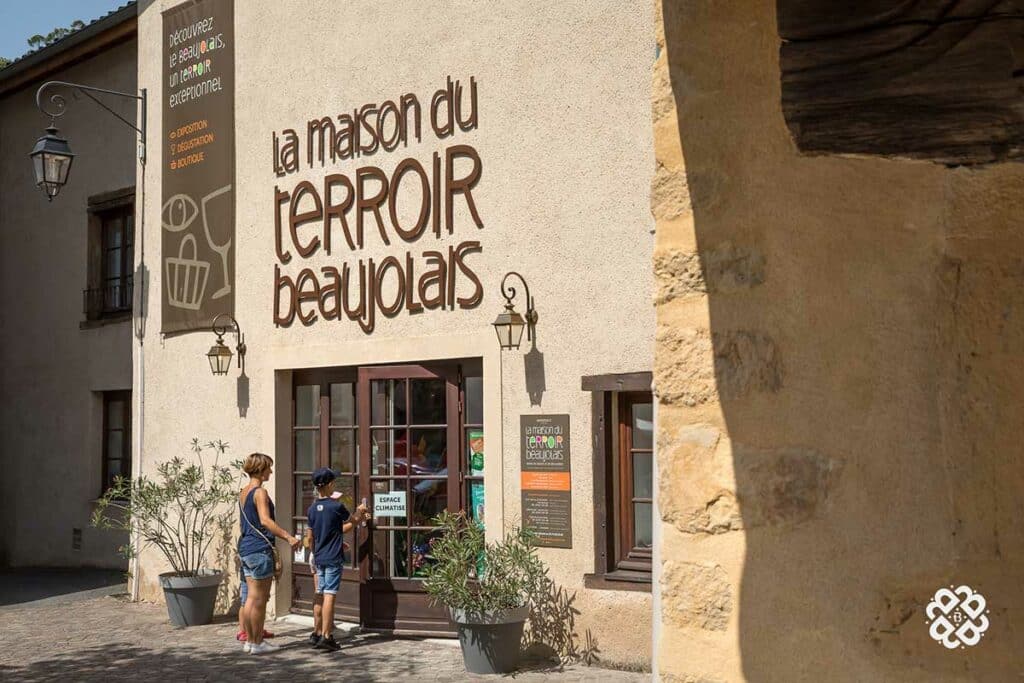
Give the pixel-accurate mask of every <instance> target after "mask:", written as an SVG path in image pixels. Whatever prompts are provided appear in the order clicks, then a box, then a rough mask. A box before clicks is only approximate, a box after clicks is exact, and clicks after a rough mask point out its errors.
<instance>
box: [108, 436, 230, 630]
mask: <svg viewBox="0 0 1024 683" xmlns="http://www.w3.org/2000/svg"><path fill="white" fill-rule="evenodd" d="M226 449H227V444H225V443H223V442H220V441H216V442H210V443H207V444H205V445H200V443H199V440H198V439H193V440H192V452H193V453H194V454H195V462H191V463H186V462H185V461H184V460H183V459H181V458H177V457H176V458H173V459H171V460H169V461H167V462H164V463H161V464H160V465H158V466H157V468H156V475H155V476H153V477H150V476H146V475H141V476H138V477H135V478H134V479H125V478H123V477H117V479H116V480H115V481H114V485H113V486H111V487H110V488H109V489H108V490H107V491H106V492H105V493H104V494H103V496H102V497H101V498H100V499H99V501H97V503H96V509H95V511H94V512H93V518H92V524H93V526H96V527H100V528H105V529H118V530H121V531H126V532H128V534H129V538H135V539H137V543H138V544H139V547H138V548H134V547H133V546H132V543H131V542H129V543H128V544H126V545H124V546H123V547H122V548H121V552H122V554H123V555H124V556H125V557H127V558H128V559H129V560H130V559H131V558H132V557H134V555H135V553H136V552H138V551H141V550H142V549H143V548H146V547H156V548H158V549H159V550H160V552H161V553H162V554H163V556H164V557H165V558H166V559H167V561H168V562H169V563H170V565H171V569H172V571H170V572H166V573H164V574H160V585H161V587H162V588H163V590H164V598H165V600H166V602H167V614H168V616H170V618H171V623H173V624H174V625H175V626H195V625H199V624H208V623H210V622H211V621H212V620H213V608H214V603H215V601H216V599H217V589H218V587H219V585H220V583H221V580H222V579H223V577H224V572H223V571H222V570H220V569H211V568H209V567H207V566H206V554H207V551H208V550H209V549H210V546H211V544H212V543H213V542H214V540H215V539H218V538H221V539H223V538H224V537H225V532H229V530H230V527H231V525H232V523H233V521H234V509H233V508H232V507H231V505H230V504H231V503H233V502H234V500H235V495H236V492H237V491H236V489H237V488H238V487H237V486H236V485H235V477H234V476H233V474H232V471H231V469H230V468H229V467H227V466H225V465H222V464H220V462H219V460H220V458H221V457H222V456H223V455H224V451H225V450H226ZM210 450H212V451H213V455H214V458H213V463H212V464H211V465H210V466H209V467H207V466H206V465H205V463H204V462H203V452H204V451H210Z"/></svg>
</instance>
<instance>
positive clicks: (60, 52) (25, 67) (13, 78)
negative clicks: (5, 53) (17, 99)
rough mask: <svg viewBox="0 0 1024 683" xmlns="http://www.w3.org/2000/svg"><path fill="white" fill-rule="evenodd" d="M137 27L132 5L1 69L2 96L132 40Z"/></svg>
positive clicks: (136, 15) (134, 7)
mask: <svg viewBox="0 0 1024 683" xmlns="http://www.w3.org/2000/svg"><path fill="white" fill-rule="evenodd" d="M137 28H138V6H137V5H136V3H134V2H132V3H130V4H128V5H126V6H124V7H122V8H121V9H119V10H117V11H115V12H111V13H110V14H108V15H107V16H105V17H103V18H102V19H97V20H96V21H94V22H92V23H91V24H89V25H88V26H86V27H85V28H83V29H81V30H79V31H75V32H74V33H72V34H71V35H69V36H67V37H65V38H62V39H60V40H58V41H57V42H55V43H53V44H52V45H48V46H47V47H44V48H43V49H41V50H38V51H36V52H33V53H31V54H29V55H27V56H25V57H22V58H21V59H19V60H17V61H16V62H14V63H12V64H11V65H10V66H8V67H7V68H6V69H2V70H0V96H4V95H7V94H8V93H10V92H12V91H14V90H17V89H19V88H22V87H24V86H25V85H27V84H29V83H32V82H35V81H40V80H43V79H44V78H46V77H47V76H50V75H51V74H53V73H55V72H57V71H60V70H61V69H66V68H68V67H69V66H71V65H73V64H76V63H78V62H81V61H82V60H84V59H88V58H89V57H92V56H93V55H95V54H97V53H98V52H102V51H103V50H106V49H108V48H110V47H112V46H114V45H116V44H118V43H121V42H124V41H126V40H129V39H131V38H133V37H134V36H135V34H136V31H137Z"/></svg>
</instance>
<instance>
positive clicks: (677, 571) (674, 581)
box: [661, 561, 733, 631]
mask: <svg viewBox="0 0 1024 683" xmlns="http://www.w3.org/2000/svg"><path fill="white" fill-rule="evenodd" d="M661 599H662V602H663V605H664V610H663V614H664V615H665V619H666V620H667V621H668V622H669V623H672V624H676V625H677V626H684V627H694V628H701V629H705V630H708V631H724V630H725V629H726V627H727V626H728V624H729V615H730V614H732V609H733V605H732V600H733V598H732V586H730V585H729V577H728V576H727V575H726V573H725V570H724V569H722V567H721V566H719V565H717V564H708V563H698V562H672V561H669V562H666V563H665V564H664V565H663V567H662V574H661Z"/></svg>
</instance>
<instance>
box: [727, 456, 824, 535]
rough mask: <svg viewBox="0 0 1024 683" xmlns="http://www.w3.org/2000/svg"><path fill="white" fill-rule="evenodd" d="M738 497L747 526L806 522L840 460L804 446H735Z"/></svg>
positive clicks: (813, 514) (821, 499)
mask: <svg viewBox="0 0 1024 683" xmlns="http://www.w3.org/2000/svg"><path fill="white" fill-rule="evenodd" d="M733 458H734V461H735V467H736V486H737V496H736V497H737V500H738V502H739V508H740V514H741V515H742V517H743V523H744V525H745V526H747V527H756V526H762V525H777V524H796V523H800V522H805V521H807V520H809V519H812V518H814V517H816V516H818V515H820V514H821V512H822V508H823V507H824V506H825V504H826V502H827V500H828V498H829V497H830V495H831V494H832V492H833V491H834V490H835V488H836V485H837V480H838V477H839V475H840V472H841V466H840V463H838V462H837V461H835V460H833V459H831V458H828V457H825V456H824V455H822V454H821V453H818V452H816V451H812V450H806V449H796V448H793V449H772V450H761V449H751V448H744V447H741V446H735V447H734V449H733Z"/></svg>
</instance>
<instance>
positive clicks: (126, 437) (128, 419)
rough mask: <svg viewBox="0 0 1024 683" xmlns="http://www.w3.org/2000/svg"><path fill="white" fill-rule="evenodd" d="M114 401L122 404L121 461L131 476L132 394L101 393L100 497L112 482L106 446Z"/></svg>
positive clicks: (119, 392) (117, 392) (129, 391)
mask: <svg viewBox="0 0 1024 683" xmlns="http://www.w3.org/2000/svg"><path fill="white" fill-rule="evenodd" d="M114 401H122V402H123V403H124V414H123V415H122V416H121V424H123V425H124V427H123V428H122V429H121V432H122V439H121V460H122V461H124V462H127V463H128V476H129V478H130V477H131V476H132V392H131V390H128V389H124V390H119V391H104V392H103V438H102V444H103V445H102V448H103V452H102V454H101V457H102V459H103V467H102V479H100V496H102V495H103V494H104V493H106V491H107V489H108V488H109V485H110V484H111V483H113V482H111V481H110V458H109V457H108V455H107V453H108V450H107V446H108V444H109V438H110V431H111V430H110V428H109V425H110V404H111V403H112V402H114Z"/></svg>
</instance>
